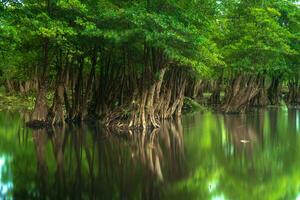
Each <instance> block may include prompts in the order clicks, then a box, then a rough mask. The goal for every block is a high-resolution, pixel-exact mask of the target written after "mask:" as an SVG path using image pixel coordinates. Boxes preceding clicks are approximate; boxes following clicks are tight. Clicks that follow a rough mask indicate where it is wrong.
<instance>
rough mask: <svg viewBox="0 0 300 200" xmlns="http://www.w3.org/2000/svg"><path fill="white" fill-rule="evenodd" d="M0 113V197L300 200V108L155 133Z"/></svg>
mask: <svg viewBox="0 0 300 200" xmlns="http://www.w3.org/2000/svg"><path fill="white" fill-rule="evenodd" d="M24 117H25V118H26V117H28V116H26V115H24V114H19V113H5V112H1V113H0V199H55V200H56V199H70V200H76V199H146V200H147V199H155V200H158V199H204V200H206V199H209V200H227V199H229V200H248V199H249V200H256V199H257V200H276V199H283V200H285V199H287V200H289V199H291V200H299V199H300V153H299V151H300V110H297V109H284V108H278V109H275V108H274V109H267V110H256V111H253V112H251V113H249V114H247V115H228V116H224V115H221V114H213V113H209V112H208V113H204V114H193V115H187V116H184V117H183V119H182V121H178V120H177V121H176V120H174V121H172V122H170V121H169V122H165V123H164V126H163V127H162V128H161V129H160V130H154V131H153V132H144V133H143V132H130V133H109V132H107V131H105V130H103V129H102V128H100V127H99V126H96V125H93V126H88V125H82V126H81V127H78V126H77V127H76V126H72V127H65V128H64V129H62V128H56V129H53V130H30V129H27V128H26V127H25V126H24V123H23V119H24Z"/></svg>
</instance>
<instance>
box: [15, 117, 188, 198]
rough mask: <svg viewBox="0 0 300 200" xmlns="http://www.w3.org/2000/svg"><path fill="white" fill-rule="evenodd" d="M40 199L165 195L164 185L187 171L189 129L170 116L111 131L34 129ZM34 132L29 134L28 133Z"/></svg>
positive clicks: (36, 196) (76, 127)
mask: <svg viewBox="0 0 300 200" xmlns="http://www.w3.org/2000/svg"><path fill="white" fill-rule="evenodd" d="M29 134H31V135H32V140H33V144H34V149H35V157H36V170H37V174H36V180H37V181H36V183H37V185H36V187H37V188H36V191H35V192H36V193H33V194H31V193H27V194H24V191H26V188H24V187H28V185H21V186H20V187H22V189H20V188H19V191H20V193H19V194H18V193H17V192H18V191H17V190H16V191H15V192H16V195H17V196H20V197H21V196H22V195H26V196H23V197H26V198H30V199H33V198H36V199H46V198H50V199H65V198H67V197H68V198H70V199H136V198H138V199H159V198H160V188H159V186H160V185H162V184H165V183H167V182H169V181H174V180H177V179H179V178H181V177H183V175H184V166H183V165H184V145H183V129H182V125H181V122H180V121H178V120H177V121H172V122H170V121H169V122H165V123H164V125H163V127H162V128H161V129H156V130H153V131H151V132H141V131H137V130H136V131H130V132H128V133H121V134H120V133H113V136H108V134H107V132H106V130H104V129H101V128H100V127H99V126H93V127H89V126H87V125H82V126H68V127H63V128H53V129H50V130H49V129H48V130H33V131H32V133H29ZM109 135H112V134H111V133H110V134H109ZM27 138H29V137H27Z"/></svg>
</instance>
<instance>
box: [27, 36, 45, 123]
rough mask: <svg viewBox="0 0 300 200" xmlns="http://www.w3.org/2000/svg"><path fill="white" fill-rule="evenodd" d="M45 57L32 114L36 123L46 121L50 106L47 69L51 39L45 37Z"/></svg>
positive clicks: (32, 118) (32, 119)
mask: <svg viewBox="0 0 300 200" xmlns="http://www.w3.org/2000/svg"><path fill="white" fill-rule="evenodd" d="M43 50H44V52H43V53H44V58H43V63H42V74H41V76H40V80H39V88H38V91H37V95H36V100H35V106H34V110H33V113H32V116H31V121H32V122H34V123H38V122H41V123H46V120H47V114H48V106H47V98H46V96H47V71H48V65H49V58H48V56H49V55H48V54H49V39H47V38H46V39H44V43H43Z"/></svg>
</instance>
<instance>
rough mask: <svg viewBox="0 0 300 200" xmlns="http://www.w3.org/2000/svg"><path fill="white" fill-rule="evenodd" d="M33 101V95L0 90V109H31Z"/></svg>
mask: <svg viewBox="0 0 300 200" xmlns="http://www.w3.org/2000/svg"><path fill="white" fill-rule="evenodd" d="M34 101H35V97H34V95H15V94H6V93H4V92H0V111H4V110H20V109H25V110H32V109H33V107H34Z"/></svg>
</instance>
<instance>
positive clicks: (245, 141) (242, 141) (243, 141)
mask: <svg viewBox="0 0 300 200" xmlns="http://www.w3.org/2000/svg"><path fill="white" fill-rule="evenodd" d="M249 142H250V141H249V140H241V143H244V144H246V143H249Z"/></svg>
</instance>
